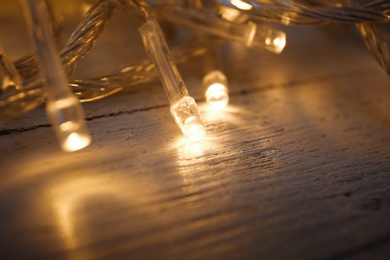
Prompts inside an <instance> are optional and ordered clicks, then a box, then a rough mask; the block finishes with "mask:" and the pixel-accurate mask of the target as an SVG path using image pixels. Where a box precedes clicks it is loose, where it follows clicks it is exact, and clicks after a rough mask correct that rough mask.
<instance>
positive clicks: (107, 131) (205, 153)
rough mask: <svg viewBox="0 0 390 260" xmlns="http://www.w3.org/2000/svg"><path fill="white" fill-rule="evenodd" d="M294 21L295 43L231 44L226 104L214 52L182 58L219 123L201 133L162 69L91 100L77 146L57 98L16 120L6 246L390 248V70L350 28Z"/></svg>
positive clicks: (379, 252) (154, 253)
mask: <svg viewBox="0 0 390 260" xmlns="http://www.w3.org/2000/svg"><path fill="white" fill-rule="evenodd" d="M121 19H125V18H123V17H122V18H121ZM121 19H119V17H118V20H121ZM114 25H115V24H113V25H112V26H114ZM339 30H340V31H339ZM288 32H289V34H288V35H289V36H290V38H289V39H291V40H290V41H289V46H288V48H287V49H286V52H285V53H284V54H283V55H281V56H274V55H270V54H266V53H265V52H262V51H258V50H248V49H246V48H244V47H240V46H238V45H235V44H229V45H226V46H224V53H226V56H224V61H225V64H226V67H225V69H226V71H227V72H228V73H227V74H228V75H229V76H230V88H231V92H232V95H231V104H230V105H229V107H228V108H227V109H226V110H225V111H223V112H222V113H220V114H215V113H212V112H211V111H209V110H208V108H207V106H206V105H205V104H203V102H202V101H201V100H202V96H201V92H202V91H201V88H199V87H197V86H198V85H199V84H200V78H199V76H200V75H201V71H200V70H199V67H200V65H199V64H200V62H201V61H200V60H195V61H193V63H191V64H187V65H186V66H185V67H182V71H183V75H184V77H185V79H187V82H188V83H187V84H188V85H189V88H190V90H191V92H192V93H194V95H195V96H196V98H197V99H198V100H200V101H201V102H200V104H201V111H202V113H203V116H204V119H205V121H206V125H207V131H208V135H207V137H206V139H205V140H204V141H202V142H200V143H197V144H194V145H187V144H186V143H185V142H184V141H183V139H182V138H181V135H180V132H179V129H177V127H176V126H175V125H174V122H173V120H172V119H171V117H170V114H169V112H168V110H169V109H168V105H167V101H166V100H165V97H164V95H163V91H162V89H161V88H160V86H159V84H158V83H152V84H150V85H148V86H144V87H140V88H136V89H134V90H130V91H127V92H125V93H122V94H119V95H116V96H113V97H110V98H107V99H104V100H101V101H97V102H94V103H89V104H85V106H84V107H85V109H86V115H87V118H88V119H89V121H88V126H89V129H90V131H91V134H92V136H93V139H94V140H93V143H92V145H91V146H90V147H88V148H86V149H85V150H82V151H79V152H76V153H72V154H64V153H62V152H60V151H59V149H58V148H57V146H56V140H55V138H54V136H53V133H52V131H51V129H50V127H49V126H47V120H46V118H45V116H44V113H43V109H38V110H36V111H33V112H32V113H29V114H27V115H25V116H23V117H21V118H19V119H17V120H13V121H10V122H7V123H5V124H2V125H1V130H2V134H1V135H0V144H1V145H0V152H1V154H2V156H1V157H0V166H1V181H0V213H1V214H0V241H1V243H0V258H5V259H7V258H16V259H22V258H38V259H42V258H47V259H61V258H74V259H102V258H109V259H118V258H119V259H128V258H132V259H149V258H172V259H180V258H228V259H236V258H244V259H245V258H266V259H267V258H287V257H289V258H348V257H351V258H359V257H361V258H366V257H377V258H386V257H387V256H388V255H389V253H390V248H389V245H390V222H389V221H388V219H389V217H388V216H389V213H390V177H389V173H390V145H389V144H390V135H389V133H390V119H389V118H390V112H389V111H390V103H389V102H388V98H389V95H390V88H389V80H388V78H387V76H386V75H385V74H384V73H383V72H382V71H381V70H380V68H379V67H378V66H377V65H376V63H375V61H374V60H373V59H372V58H371V57H370V56H369V54H368V53H367V52H366V51H365V50H364V48H363V46H362V45H361V43H360V42H358V41H357V39H358V38H357V37H356V35H355V34H354V32H353V31H350V29H345V28H343V29H337V28H328V29H327V30H325V29H324V30H321V29H295V28H293V29H289V31H288ZM345 32H347V33H345ZM343 33H345V35H343ZM336 35H337V36H338V37H335V36H336ZM335 39H337V44H335ZM102 44H103V43H102ZM102 47H103V45H102ZM86 62H87V61H86ZM79 68H80V69H82V66H81V65H80V66H79ZM85 69H86V68H85Z"/></svg>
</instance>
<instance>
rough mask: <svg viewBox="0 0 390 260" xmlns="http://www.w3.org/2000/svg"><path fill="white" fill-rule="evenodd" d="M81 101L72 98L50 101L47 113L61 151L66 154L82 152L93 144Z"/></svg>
mask: <svg viewBox="0 0 390 260" xmlns="http://www.w3.org/2000/svg"><path fill="white" fill-rule="evenodd" d="M78 103H79V100H78V99H77V98H76V97H74V96H70V97H68V98H63V99H59V100H49V101H48V102H47V105H46V111H47V114H48V115H49V118H50V121H51V123H52V125H53V128H54V131H55V133H56V136H57V139H58V141H59V143H60V146H61V149H62V150H64V151H66V152H73V151H77V150H80V149H82V148H84V147H86V146H88V145H89V144H90V143H91V137H90V135H89V133H88V131H87V128H86V126H85V123H84V119H83V111H82V110H81V107H80V106H79V104H78Z"/></svg>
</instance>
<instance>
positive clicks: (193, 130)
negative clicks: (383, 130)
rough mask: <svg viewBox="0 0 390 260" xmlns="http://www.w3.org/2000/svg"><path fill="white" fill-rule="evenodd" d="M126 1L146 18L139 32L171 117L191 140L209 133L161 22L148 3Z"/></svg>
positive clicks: (138, 0) (136, 0)
mask: <svg viewBox="0 0 390 260" xmlns="http://www.w3.org/2000/svg"><path fill="white" fill-rule="evenodd" d="M126 3H131V4H132V5H134V6H135V7H136V9H137V10H138V11H139V13H140V14H141V16H142V17H143V18H144V20H145V23H144V24H143V25H142V26H141V27H140V28H139V33H140V34H141V37H142V41H143V44H144V47H145V50H146V52H147V54H148V55H149V58H150V59H151V60H152V62H153V63H154V65H155V67H156V70H157V72H158V75H159V78H160V80H161V83H162V86H163V87H164V90H165V93H166V95H167V98H168V100H169V103H170V111H171V114H172V117H173V118H174V120H175V122H176V124H177V126H178V127H179V128H180V130H181V131H182V133H183V135H184V136H185V137H186V138H187V140H188V141H189V142H193V141H198V140H200V139H201V138H202V137H203V136H204V135H205V133H206V130H205V127H204V123H203V119H202V117H201V114H200V111H199V108H198V105H197V104H196V102H195V99H194V98H193V97H191V96H190V95H189V94H188V90H187V87H186V86H185V84H184V81H183V79H182V77H181V75H180V72H179V70H178V68H177V67H176V64H175V62H174V60H173V57H172V54H171V51H170V49H169V47H168V44H167V43H166V40H165V37H164V35H163V32H162V29H161V27H160V25H159V23H158V21H157V20H156V19H155V18H154V17H153V16H152V11H151V9H150V7H149V5H148V4H146V2H144V1H142V0H135V1H131V2H128V1H126Z"/></svg>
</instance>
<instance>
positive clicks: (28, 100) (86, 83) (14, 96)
mask: <svg viewBox="0 0 390 260" xmlns="http://www.w3.org/2000/svg"><path fill="white" fill-rule="evenodd" d="M118 6H120V7H123V5H117V3H116V1H104V0H102V1H99V2H97V3H96V4H95V5H93V6H92V7H91V8H90V10H89V11H88V12H87V13H86V15H85V16H84V18H83V19H82V21H81V23H80V25H79V26H78V27H77V28H76V29H75V31H74V32H73V34H72V36H71V37H70V39H69V40H68V41H67V44H66V45H65V47H64V48H63V49H62V51H61V54H60V55H61V56H63V57H64V58H63V59H62V61H63V64H64V63H65V64H66V62H68V68H72V70H73V69H74V64H75V63H76V61H77V60H78V59H80V58H82V57H85V56H86V55H87V54H88V53H89V52H90V51H91V48H92V46H93V44H94V42H95V41H96V39H97V38H98V37H99V36H100V34H101V32H102V30H103V27H104V25H105V23H106V22H107V20H108V19H109V18H110V17H111V15H112V12H113V10H114V8H116V7H118ZM126 8H127V7H126ZM57 28H58V26H57ZM56 34H57V33H56ZM208 42H215V43H222V41H221V39H218V38H215V37H212V38H208V39H204V38H193V39H190V40H188V41H186V42H185V43H184V44H182V45H180V46H178V47H176V48H175V49H174V50H173V54H174V56H175V60H176V61H177V63H185V62H187V61H188V60H190V59H192V58H193V57H197V56H201V55H203V54H204V53H205V52H206V50H207V49H206V48H205V46H206V45H207V44H206V43H208ZM2 53H3V54H4V55H6V54H5V52H4V51H3V52H2ZM4 55H2V56H1V57H2V59H4V58H3V57H4ZM3 63H4V62H3ZM14 64H15V67H16V68H17V71H18V72H19V73H20V74H21V75H23V78H24V83H23V84H20V85H21V87H19V88H17V89H16V90H15V91H13V92H10V91H8V92H0V117H1V119H2V120H7V119H10V118H13V117H16V116H19V115H20V114H23V113H25V112H28V111H30V110H32V109H34V108H36V107H37V106H39V105H40V104H41V103H42V102H43V100H44V91H42V88H41V87H42V84H41V80H40V78H39V76H38V75H37V73H38V70H37V64H36V61H35V56H33V55H28V56H26V57H23V58H21V59H19V60H17V61H15V62H14ZM69 64H70V65H69ZM72 64H73V65H72ZM72 70H69V69H68V73H71V72H72ZM155 78H156V73H155V71H154V65H153V64H151V62H150V61H149V60H146V61H143V62H141V63H140V64H138V65H134V66H128V67H125V68H123V69H121V70H119V71H118V72H114V73H112V74H107V75H104V76H102V77H99V78H94V79H87V80H77V79H76V80H72V81H71V82H70V85H71V86H72V89H73V91H74V93H75V94H76V95H77V96H78V97H79V99H80V100H81V101H82V102H88V101H94V100H97V99H101V98H104V97H107V96H109V95H112V94H114V93H116V92H118V91H121V90H122V89H123V88H124V87H132V86H136V85H139V84H142V83H147V82H150V81H152V80H154V79H155Z"/></svg>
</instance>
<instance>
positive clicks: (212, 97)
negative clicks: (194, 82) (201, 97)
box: [203, 70, 229, 110]
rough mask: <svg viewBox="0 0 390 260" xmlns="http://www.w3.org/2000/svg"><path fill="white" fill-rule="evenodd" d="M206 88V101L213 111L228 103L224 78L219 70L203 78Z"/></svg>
mask: <svg viewBox="0 0 390 260" xmlns="http://www.w3.org/2000/svg"><path fill="white" fill-rule="evenodd" d="M203 86H204V87H205V88H206V92H205V96H206V101H207V103H208V104H209V105H210V107H211V108H212V109H213V110H220V109H222V108H224V107H226V105H227V104H228V103H229V93H228V88H227V79H226V76H225V75H224V74H223V73H222V72H221V71H219V70H214V71H212V72H210V73H208V74H207V75H206V76H205V77H204V78H203Z"/></svg>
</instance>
